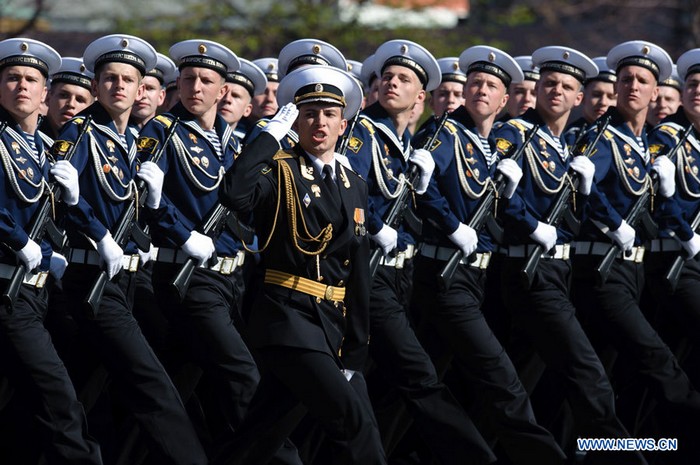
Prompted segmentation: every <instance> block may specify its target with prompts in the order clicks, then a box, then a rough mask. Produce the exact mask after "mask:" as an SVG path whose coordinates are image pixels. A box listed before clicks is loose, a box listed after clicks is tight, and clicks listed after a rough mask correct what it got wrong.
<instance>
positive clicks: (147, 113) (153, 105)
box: [131, 76, 165, 123]
mask: <svg viewBox="0 0 700 465" xmlns="http://www.w3.org/2000/svg"><path fill="white" fill-rule="evenodd" d="M141 84H142V85H143V91H142V92H141V97H140V98H139V99H138V100H136V102H135V103H134V107H133V108H132V109H131V117H132V118H133V119H134V120H136V121H137V122H139V123H145V122H146V121H148V120H149V119H151V118H153V117H154V116H155V115H156V113H157V111H158V107H160V106H161V105H163V102H165V89H163V86H161V84H160V81H159V80H158V79H157V78H155V77H153V76H146V77H144V78H143V80H142V81H141Z"/></svg>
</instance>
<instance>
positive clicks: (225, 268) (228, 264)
mask: <svg viewBox="0 0 700 465" xmlns="http://www.w3.org/2000/svg"><path fill="white" fill-rule="evenodd" d="M235 269H236V259H235V257H224V258H223V259H221V267H220V268H219V273H221V274H223V275H230V274H231V273H233V270H235Z"/></svg>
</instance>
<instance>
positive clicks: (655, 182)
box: [596, 124, 693, 285]
mask: <svg viewBox="0 0 700 465" xmlns="http://www.w3.org/2000/svg"><path fill="white" fill-rule="evenodd" d="M692 130H693V126H692V124H691V125H690V126H688V127H687V128H686V129H685V130H684V132H683V135H682V136H681V137H680V139H679V140H678V143H677V144H676V145H675V147H673V149H671V151H670V152H669V153H668V154H667V156H668V158H669V159H670V160H671V161H673V160H674V159H675V158H676V153H677V152H678V149H680V148H681V147H682V146H683V144H684V143H685V140H686V139H687V138H688V135H689V134H690V133H691V132H692ZM649 176H650V177H651V182H652V187H651V189H646V190H645V191H644V192H643V193H642V195H640V196H639V198H638V199H637V201H636V202H635V203H634V205H632V208H631V209H630V211H629V213H628V214H627V218H625V221H626V222H627V223H628V224H629V225H630V226H632V227H634V226H635V225H637V223H638V222H639V221H640V220H641V219H642V216H643V215H644V214H645V213H646V212H648V207H649V204H650V202H651V197H652V194H651V193H652V192H656V191H657V190H658V188H659V175H658V173H657V172H656V171H652V172H651V173H650V174H649ZM621 251H622V250H621V249H620V246H619V245H617V244H616V243H612V244H611V245H610V248H609V249H608V251H607V252H606V254H605V256H604V257H603V259H602V260H601V261H600V264H599V265H598V268H596V273H597V274H596V276H597V283H598V285H602V284H605V281H607V279H608V275H609V274H610V268H611V267H612V265H613V263H614V262H615V258H616V257H617V256H618V255H619V254H620V252H621ZM679 271H680V270H679Z"/></svg>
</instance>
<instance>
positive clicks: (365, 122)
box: [360, 118, 374, 136]
mask: <svg viewBox="0 0 700 465" xmlns="http://www.w3.org/2000/svg"><path fill="white" fill-rule="evenodd" d="M360 124H361V125H363V126H364V127H366V128H367V130H368V131H369V134H370V135H371V136H373V135H374V126H372V123H370V122H369V121H368V120H366V119H365V118H360Z"/></svg>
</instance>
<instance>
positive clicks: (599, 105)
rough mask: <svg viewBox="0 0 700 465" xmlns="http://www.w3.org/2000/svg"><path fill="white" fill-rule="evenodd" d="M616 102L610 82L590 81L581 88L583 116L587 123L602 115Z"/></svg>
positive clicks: (615, 95)
mask: <svg viewBox="0 0 700 465" xmlns="http://www.w3.org/2000/svg"><path fill="white" fill-rule="evenodd" d="M616 103H617V94H616V93H615V85H614V84H613V83H612V82H605V81H591V82H589V83H588V84H586V87H585V88H584V89H583V117H584V118H585V119H586V121H588V122H589V123H592V122H593V121H595V120H597V119H598V118H599V117H601V116H603V114H604V113H605V112H606V111H608V108H610V107H611V106H615V104H616Z"/></svg>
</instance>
